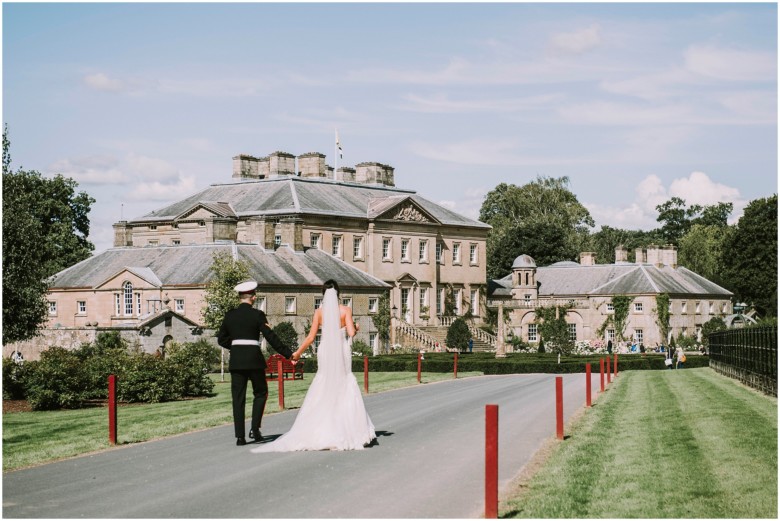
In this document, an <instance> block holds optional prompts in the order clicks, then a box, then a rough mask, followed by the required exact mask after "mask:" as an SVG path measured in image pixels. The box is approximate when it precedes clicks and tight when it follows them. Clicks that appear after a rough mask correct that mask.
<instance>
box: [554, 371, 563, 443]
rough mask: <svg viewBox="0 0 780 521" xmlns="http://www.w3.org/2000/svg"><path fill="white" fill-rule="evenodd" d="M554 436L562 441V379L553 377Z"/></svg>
mask: <svg viewBox="0 0 780 521" xmlns="http://www.w3.org/2000/svg"><path fill="white" fill-rule="evenodd" d="M555 426H556V429H555V434H556V436H557V437H558V439H559V440H562V439H563V377H562V376H556V377H555Z"/></svg>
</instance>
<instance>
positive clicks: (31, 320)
mask: <svg viewBox="0 0 780 521" xmlns="http://www.w3.org/2000/svg"><path fill="white" fill-rule="evenodd" d="M77 187H78V184H77V183H76V182H75V181H74V180H73V179H70V178H66V177H63V176H61V175H57V176H56V177H54V178H45V177H43V176H42V175H41V174H40V173H39V172H35V171H25V170H22V169H21V168H20V169H19V170H17V171H16V172H14V171H13V170H12V169H11V153H10V141H9V139H8V128H7V127H6V128H5V129H4V131H3V343H9V342H15V341H19V340H26V339H29V338H32V337H33V336H34V335H35V334H36V332H37V330H38V328H39V327H40V325H41V324H42V323H43V322H44V320H45V318H46V313H47V310H46V292H47V290H48V280H47V279H48V278H49V277H50V276H52V275H54V274H55V273H57V272H59V271H61V270H63V269H65V268H67V267H69V266H72V265H73V264H75V263H77V262H80V261H82V260H84V259H86V258H87V257H89V256H90V254H91V252H92V250H93V249H94V245H93V244H92V243H91V242H89V241H88V240H87V236H88V235H89V210H90V207H91V205H92V203H94V202H95V200H94V199H93V198H92V197H90V196H89V195H87V193H85V192H79V193H76V188H77Z"/></svg>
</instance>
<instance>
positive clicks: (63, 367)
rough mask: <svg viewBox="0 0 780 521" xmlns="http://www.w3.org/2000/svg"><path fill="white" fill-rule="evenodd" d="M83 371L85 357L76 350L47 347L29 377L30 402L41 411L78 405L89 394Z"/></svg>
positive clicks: (28, 394)
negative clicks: (81, 357)
mask: <svg viewBox="0 0 780 521" xmlns="http://www.w3.org/2000/svg"><path fill="white" fill-rule="evenodd" d="M26 363H27V362H26ZM83 373H84V372H83V369H82V361H81V359H80V358H79V356H78V355H77V354H76V353H75V352H74V351H69V350H67V349H63V348H61V347H51V348H49V349H47V350H46V351H44V352H43V353H41V359H40V361H39V362H38V365H37V367H36V369H35V370H34V371H32V372H31V374H30V375H29V378H28V380H27V392H26V395H27V399H28V400H29V401H30V405H31V406H32V408H33V409H35V410H38V411H40V410H52V409H73V408H76V407H79V406H80V405H81V404H82V402H83V401H84V400H85V399H86V397H87V395H88V393H87V389H86V387H85V385H84V377H83Z"/></svg>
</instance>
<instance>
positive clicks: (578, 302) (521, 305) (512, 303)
mask: <svg viewBox="0 0 780 521" xmlns="http://www.w3.org/2000/svg"><path fill="white" fill-rule="evenodd" d="M499 304H503V305H504V309H536V308H539V307H550V306H568V305H571V306H573V307H574V308H575V309H588V308H589V307H590V301H589V300H587V299H571V298H539V299H532V300H517V299H511V300H497V299H490V300H488V301H487V307H489V308H497V307H498V305H499Z"/></svg>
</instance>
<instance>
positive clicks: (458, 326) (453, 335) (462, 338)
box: [444, 318, 471, 352]
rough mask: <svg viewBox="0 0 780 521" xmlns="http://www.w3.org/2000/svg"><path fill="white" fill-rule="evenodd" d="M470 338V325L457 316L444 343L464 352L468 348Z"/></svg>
mask: <svg viewBox="0 0 780 521" xmlns="http://www.w3.org/2000/svg"><path fill="white" fill-rule="evenodd" d="M469 340H471V331H469V326H468V325H467V324H466V321H465V320H463V319H462V318H456V319H455V320H454V321H453V322H452V325H451V326H450V327H449V329H448V330H447V338H446V340H445V341H444V343H445V344H446V345H447V347H449V348H450V349H457V350H458V351H461V352H463V351H465V350H466V349H468V347H469Z"/></svg>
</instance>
